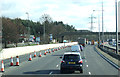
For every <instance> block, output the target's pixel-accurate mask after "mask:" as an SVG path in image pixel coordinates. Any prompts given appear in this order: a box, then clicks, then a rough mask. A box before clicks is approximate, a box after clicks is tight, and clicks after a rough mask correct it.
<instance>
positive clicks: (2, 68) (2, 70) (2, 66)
mask: <svg viewBox="0 0 120 77" xmlns="http://www.w3.org/2000/svg"><path fill="white" fill-rule="evenodd" d="M1 64H2V65H1V72H4V63H3V60H2V62H1Z"/></svg>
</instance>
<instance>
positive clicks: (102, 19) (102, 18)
mask: <svg viewBox="0 0 120 77" xmlns="http://www.w3.org/2000/svg"><path fill="white" fill-rule="evenodd" d="M102 43H103V49H104V20H103V0H102Z"/></svg>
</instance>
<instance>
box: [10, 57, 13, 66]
mask: <svg viewBox="0 0 120 77" xmlns="http://www.w3.org/2000/svg"><path fill="white" fill-rule="evenodd" d="M10 66H13V58H12V57H11V59H10Z"/></svg>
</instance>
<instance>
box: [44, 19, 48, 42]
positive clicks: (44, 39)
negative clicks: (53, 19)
mask: <svg viewBox="0 0 120 77" xmlns="http://www.w3.org/2000/svg"><path fill="white" fill-rule="evenodd" d="M46 21H47V17H45V21H44V34H43V37H44V43H45V39H46V38H45V25H46Z"/></svg>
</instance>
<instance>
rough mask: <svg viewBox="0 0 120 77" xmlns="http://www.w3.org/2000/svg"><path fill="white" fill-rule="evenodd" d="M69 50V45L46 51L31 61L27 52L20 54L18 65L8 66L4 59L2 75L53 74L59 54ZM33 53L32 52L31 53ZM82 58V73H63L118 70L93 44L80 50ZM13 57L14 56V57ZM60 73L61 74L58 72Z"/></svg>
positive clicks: (87, 73)
mask: <svg viewBox="0 0 120 77" xmlns="http://www.w3.org/2000/svg"><path fill="white" fill-rule="evenodd" d="M68 51H71V50H70V47H67V48H65V49H61V50H58V51H55V52H52V53H47V55H43V54H44V52H42V57H38V55H39V52H37V57H35V58H33V60H32V61H28V58H29V56H28V54H26V55H23V56H20V66H9V63H8V61H9V59H8V60H5V61H4V62H5V63H6V64H5V72H3V74H4V75H43V74H45V75H46V74H47V75H53V74H57V75H59V74H60V62H61V59H60V56H62V55H63V54H64V53H65V52H68ZM32 55H33V53H32ZM81 56H82V58H83V73H82V74H81V73H80V72H79V71H75V72H72V73H71V72H70V73H65V75H118V70H117V69H116V68H114V67H113V66H112V65H111V64H109V63H108V62H107V61H105V60H104V59H103V58H102V57H100V55H98V54H97V52H96V51H95V50H94V46H92V45H87V46H86V47H84V50H83V51H82V52H81ZM14 59H15V58H14ZM60 75H61V74H60Z"/></svg>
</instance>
